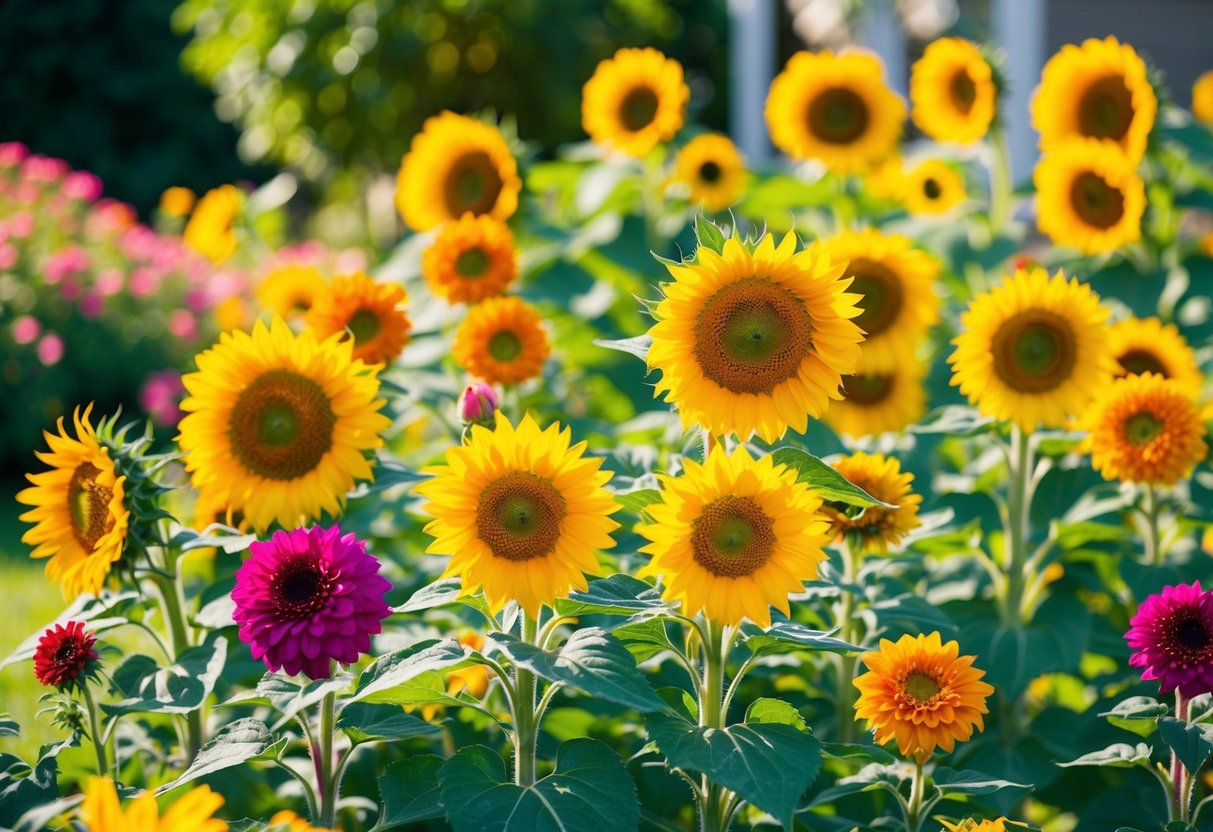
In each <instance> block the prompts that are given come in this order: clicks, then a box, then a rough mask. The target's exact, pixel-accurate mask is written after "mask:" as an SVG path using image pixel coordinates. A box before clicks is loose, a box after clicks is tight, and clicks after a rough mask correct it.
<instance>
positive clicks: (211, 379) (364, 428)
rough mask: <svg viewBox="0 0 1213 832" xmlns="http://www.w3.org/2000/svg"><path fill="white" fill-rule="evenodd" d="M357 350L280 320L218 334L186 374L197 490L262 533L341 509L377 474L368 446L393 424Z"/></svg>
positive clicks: (187, 441)
mask: <svg viewBox="0 0 1213 832" xmlns="http://www.w3.org/2000/svg"><path fill="white" fill-rule="evenodd" d="M353 348H354V345H353V342H352V341H349V340H342V337H341V336H340V335H334V336H333V337H331V338H328V339H326V340H324V341H317V340H316V337H315V336H314V335H312V334H311V333H310V332H304V333H302V334H300V335H295V334H294V333H292V332H291V330H290V328H289V327H288V326H287V325H286V323H285V322H284V321H283V320H282V319H281V318H275V319H274V321H273V323H272V324H270V325H269V326H268V327H267V326H266V325H265V324H264V323H262V322H260V321H258V322H257V323H256V324H255V325H254V326H253V331H252V334H251V335H250V334H249V333H246V332H232V333H224V334H223V335H221V336H219V343H217V344H216V345H215V346H213V347H211V348H210V349H209V350H206V351H205V352H203V353H201V354H199V355H198V356H197V358H196V359H195V361H196V363H197V366H198V371H197V372H194V373H190V374H189V375H187V376H185V377H184V378H183V379H182V382H183V383H184V384H185V389H186V391H187V392H188V393H189V394H190V395H189V397H188V398H186V400H185V401H184V402H182V403H181V409H182V410H183V411H185V413H186V416H185V418H183V419H182V420H181V423H180V425H179V426H178V427H179V429H180V434H179V435H178V437H177V441H178V443H179V444H180V445H181V449H182V451H184V452H185V469H186V471H188V472H190V473H191V474H192V477H193V483H194V487H195V488H197V489H199V490H200V491H204V492H206V491H209V492H214V496H215V499H217V500H223V501H225V502H226V503H227V504H228V506H229V508H230V509H231V510H232V511H233V512H237V511H238V512H241V513H242V514H243V516H244V518H245V520H246V521H247V522H248V523H249V524H250V525H251V526H252V527H253V528H254V529H257V530H258V531H263V530H264V529H266V528H267V527H268V526H269V525H270V524H271V523H273V522H274V521H277V522H278V523H280V524H281V525H283V526H286V527H288V528H293V527H295V526H296V525H299V523H300V521H301V520H305V519H312V518H316V517H318V516H319V515H320V512H321V511H326V512H328V513H329V514H330V515H336V514H337V513H339V512H340V510H341V506H342V504H343V502H344V496H345V493H346V492H347V491H349V490H350V489H351V488H353V486H354V482H355V481H356V480H360V479H370V478H371V476H372V475H371V464H370V461H368V459H367V452H369V451H372V450H373V449H375V448H377V447H379V446H380V445H382V444H383V442H382V440H381V439H380V438H379V434H380V433H381V432H382V431H384V430H386V429H387V427H388V426H389V425H390V424H391V421H390V420H389V419H388V418H387V417H386V416H384V415H382V414H381V413H380V412H379V409H380V408H381V407H383V404H384V402H383V400H382V399H378V398H376V397H377V396H378V395H379V380H378V378H376V373H377V370H376V368H374V367H367V366H366V365H365V364H363V363H362V362H361V361H358V360H356V359H355V358H354V357H353Z"/></svg>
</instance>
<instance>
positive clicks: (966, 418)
mask: <svg viewBox="0 0 1213 832" xmlns="http://www.w3.org/2000/svg"><path fill="white" fill-rule="evenodd" d="M994 424H995V422H994V420H993V419H991V418H989V417H988V416H982V415H981V414H980V413H978V412H977V411H976V410H974V409H973V408H971V407H966V406H965V405H960V404H949V405H944V406H943V407H937V408H936V409H934V410H932V411H931V412H930V413H928V414H927V415H926V416H925V417H923V419H922V420H921V421H920V422H919V423H918V424H916V425H910V426H909V427H908V428H906V430H907V431H909V432H910V433H926V434H931V433H937V434H946V435H948V436H973V435H975V434H978V433H984V432H986V431H988V430H990V429H991V428H992V427H993V426H994Z"/></svg>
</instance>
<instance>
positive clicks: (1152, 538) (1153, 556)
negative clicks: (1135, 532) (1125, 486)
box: [1141, 483, 1164, 566]
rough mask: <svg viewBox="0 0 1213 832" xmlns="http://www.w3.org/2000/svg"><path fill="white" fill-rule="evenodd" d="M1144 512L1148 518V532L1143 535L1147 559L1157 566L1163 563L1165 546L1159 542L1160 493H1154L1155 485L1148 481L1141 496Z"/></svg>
mask: <svg viewBox="0 0 1213 832" xmlns="http://www.w3.org/2000/svg"><path fill="white" fill-rule="evenodd" d="M1141 502H1142V514H1143V515H1145V518H1146V533H1145V535H1144V536H1143V537H1142V541H1143V543H1144V544H1145V549H1146V560H1147V561H1148V562H1149V563H1152V564H1154V565H1155V566H1160V565H1162V562H1163V555H1164V552H1163V547H1162V546H1161V545H1160V544H1159V533H1158V508H1159V506H1158V495H1157V494H1155V493H1154V486H1153V485H1151V484H1150V483H1146V485H1145V488H1144V489H1143V494H1142V498H1141Z"/></svg>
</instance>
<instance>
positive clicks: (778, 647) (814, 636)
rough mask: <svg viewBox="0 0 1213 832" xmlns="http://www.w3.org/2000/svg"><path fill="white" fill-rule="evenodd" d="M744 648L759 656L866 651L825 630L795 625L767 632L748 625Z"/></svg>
mask: <svg viewBox="0 0 1213 832" xmlns="http://www.w3.org/2000/svg"><path fill="white" fill-rule="evenodd" d="M745 631H746V632H747V633H749V634H751V635H747V637H746V639H745V642H744V644H745V645H746V647H748V648H750V651H751V652H753V653H754V654H755V655H758V656H767V655H774V654H777V653H788V652H791V651H793V650H822V651H825V652H827V653H860V652H863V649H864V648H862V647H859V646H857V645H854V644H848V643H847V642H845V641H843V640H842V639H837V638H834V637H833V636H831V635H830V634H829V633H826V632H823V631H821V630H813V629H810V628H808V627H806V626H804V625H803V624H797V623H796V622H794V621H787V620H784V621H772V622H771V626H770V627H768V628H766V629H765V630H763V629H761V628H760V627H758V626H756V625H753V624H747V625H745Z"/></svg>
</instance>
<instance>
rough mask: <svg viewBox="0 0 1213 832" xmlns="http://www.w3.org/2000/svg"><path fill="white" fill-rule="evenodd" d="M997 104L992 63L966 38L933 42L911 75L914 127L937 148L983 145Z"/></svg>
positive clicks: (941, 39) (996, 90)
mask: <svg viewBox="0 0 1213 832" xmlns="http://www.w3.org/2000/svg"><path fill="white" fill-rule="evenodd" d="M997 99H998V86H997V84H996V82H995V79H994V71H993V70H992V69H991V67H990V64H989V62H988V61H987V60H986V58H985V56H984V55H982V53H981V50H980V49H979V48H978V47H977V45H976V44H974V43H972V42H971V41H967V40H965V39H963V38H940V39H939V40H937V41H935V42H933V43H932V44H931V45H930V46H928V47H927V48H926V50H925V51H924V52H923V53H922V57H921V58H920V59H919V60H918V61H916V62H915V63H914V67H913V69H912V70H911V71H910V101H911V102H913V110H912V113H911V115H912V117H913V119H914V123H915V124H917V125H918V127H919V128H920V129H921V130H922V132H924V133H926V134H927V135H928V136H930V137H931V138H933V139H935V140H936V141H939V142H953V143H955V144H971V143H973V142H976V141H980V140H981V139H982V138H983V137H984V136H985V135H986V133H988V132H989V130H990V125H991V123H993V121H994V117H995V115H996V114H997V112H998V110H997Z"/></svg>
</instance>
